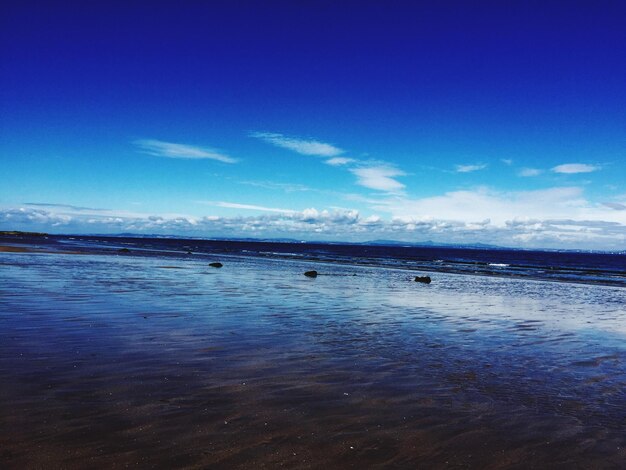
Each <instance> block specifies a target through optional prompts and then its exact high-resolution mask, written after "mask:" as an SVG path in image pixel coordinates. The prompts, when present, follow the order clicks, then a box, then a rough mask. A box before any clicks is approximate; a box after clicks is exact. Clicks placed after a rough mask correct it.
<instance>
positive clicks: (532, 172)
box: [517, 168, 543, 177]
mask: <svg viewBox="0 0 626 470" xmlns="http://www.w3.org/2000/svg"><path fill="white" fill-rule="evenodd" d="M541 173H543V170H540V169H538V168H522V169H521V170H520V171H519V172H518V173H517V174H518V175H519V176H524V177H530V176H539V175H540V174H541Z"/></svg>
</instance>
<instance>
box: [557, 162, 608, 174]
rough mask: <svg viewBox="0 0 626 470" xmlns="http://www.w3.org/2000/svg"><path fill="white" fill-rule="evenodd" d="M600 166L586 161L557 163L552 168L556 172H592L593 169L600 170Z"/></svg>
mask: <svg viewBox="0 0 626 470" xmlns="http://www.w3.org/2000/svg"><path fill="white" fill-rule="evenodd" d="M599 169H600V167H598V166H595V165H588V164H586V163H565V164H563V165H557V166H555V167H554V168H552V171H553V172H555V173H565V174H575V173H591V172H592V171H597V170H599Z"/></svg>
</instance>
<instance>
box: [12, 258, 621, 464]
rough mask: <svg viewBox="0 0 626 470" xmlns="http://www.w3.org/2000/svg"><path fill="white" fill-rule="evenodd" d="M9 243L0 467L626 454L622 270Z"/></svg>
mask: <svg viewBox="0 0 626 470" xmlns="http://www.w3.org/2000/svg"><path fill="white" fill-rule="evenodd" d="M11 251H13V250H11ZM17 251H18V252H12V253H7V252H4V253H3V254H2V255H0V276H1V278H2V283H1V286H2V287H1V288H0V294H1V295H0V374H1V375H2V377H3V386H2V387H1V390H0V416H1V419H0V448H1V449H2V450H1V451H0V460H1V461H2V462H3V464H2V466H3V468H41V467H45V468H94V467H108V468H112V467H116V466H120V467H121V466H139V467H140V468H151V467H163V466H166V467H177V468H207V467H210V468H277V467H286V468H323V467H331V468H365V467H370V468H371V467H385V468H415V467H422V466H426V467H428V468H450V467H452V468H494V469H496V468H532V467H535V468H541V467H544V466H545V464H546V462H550V467H551V468H620V467H621V466H622V465H623V462H624V461H625V460H624V459H625V458H626V453H625V452H626V450H625V449H626V438H625V437H624V436H626V428H625V423H626V406H625V403H626V396H625V395H624V393H625V390H626V387H625V384H626V365H625V362H624V360H625V358H626V348H625V347H624V344H625V343H624V337H625V336H626V323H624V305H626V297H625V296H626V293H625V291H624V289H621V288H614V287H605V286H586V285H575V284H566V283H549V282H537V281H525V280H519V279H498V278H486V277H477V276H466V275H454V274H440V275H434V276H433V277H434V282H433V283H432V284H431V285H421V284H420V285H417V284H416V283H413V282H411V278H410V276H408V274H407V272H406V271H402V270H393V269H380V268H367V267H357V266H353V267H351V266H329V265H328V264H316V263H308V262H307V263H303V262H301V263H298V262H289V261H284V260H271V259H252V258H245V257H243V258H232V259H228V261H225V262H224V267H222V268H220V269H215V268H211V267H209V266H208V264H207V263H206V262H205V261H204V260H202V261H198V260H193V259H189V258H182V257H179V258H168V259H167V260H164V259H161V258H159V257H149V256H147V257H134V256H118V255H115V254H111V255H104V256H103V255H89V254H86V255H84V256H68V255H66V254H50V253H47V254H42V253H26V252H19V251H20V250H17ZM172 268H176V269H172ZM308 269H317V270H318V271H319V272H320V275H319V276H318V277H317V278H315V279H311V278H308V277H306V276H303V272H304V271H306V270H308ZM546 312H549V314H547V313H546Z"/></svg>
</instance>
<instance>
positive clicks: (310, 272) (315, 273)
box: [304, 271, 317, 277]
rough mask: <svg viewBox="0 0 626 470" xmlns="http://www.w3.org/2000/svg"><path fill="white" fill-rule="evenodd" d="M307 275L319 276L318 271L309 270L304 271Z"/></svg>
mask: <svg viewBox="0 0 626 470" xmlns="http://www.w3.org/2000/svg"><path fill="white" fill-rule="evenodd" d="M304 275H305V276H306V277H317V271H307V272H305V273H304Z"/></svg>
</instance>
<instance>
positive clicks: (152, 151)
mask: <svg viewBox="0 0 626 470" xmlns="http://www.w3.org/2000/svg"><path fill="white" fill-rule="evenodd" d="M133 143H134V144H135V145H136V146H137V147H138V148H139V149H140V150H141V151H142V152H143V153H147V154H148V155H154V156H157V157H166V158H186V159H209V160H217V161H220V162H224V163H235V162H237V160H236V159H234V158H232V157H229V156H228V155H224V154H222V153H219V152H218V151H216V150H214V149H210V148H206V147H196V146H192V145H186V144H175V143H172V142H163V141H161V140H154V139H141V140H136V141H134V142H133Z"/></svg>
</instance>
